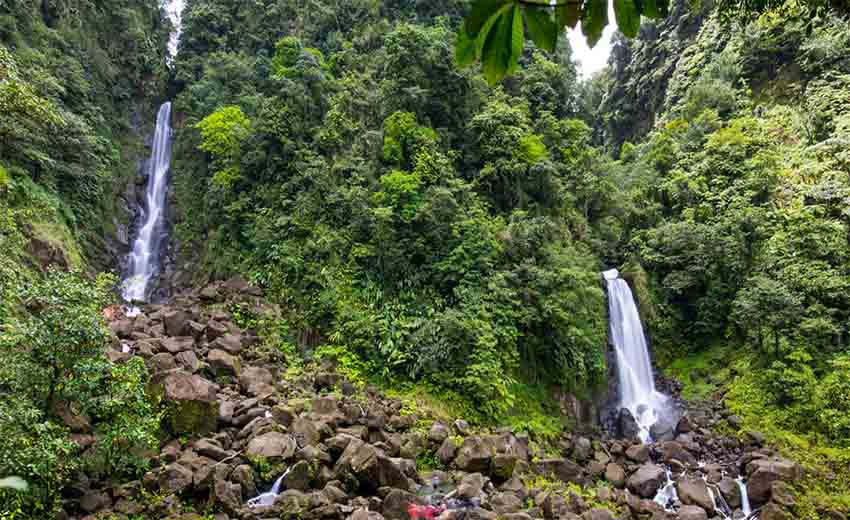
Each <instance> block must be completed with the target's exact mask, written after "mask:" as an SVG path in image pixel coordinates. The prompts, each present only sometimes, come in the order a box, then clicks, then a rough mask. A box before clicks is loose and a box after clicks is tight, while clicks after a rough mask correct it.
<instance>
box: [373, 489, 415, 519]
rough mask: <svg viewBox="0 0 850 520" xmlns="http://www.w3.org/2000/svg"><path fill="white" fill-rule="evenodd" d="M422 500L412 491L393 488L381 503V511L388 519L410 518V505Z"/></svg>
mask: <svg viewBox="0 0 850 520" xmlns="http://www.w3.org/2000/svg"><path fill="white" fill-rule="evenodd" d="M420 502H421V500H420V499H419V498H418V497H417V496H416V495H414V494H412V493H410V492H407V491H404V490H402V489H393V490H392V491H390V492H389V493H388V494H387V497H386V498H385V499H384V501H383V502H382V503H381V513H382V514H383V515H384V518H386V519H387V520H408V518H410V517H409V515H408V512H407V509H408V506H410V504H418V503H420Z"/></svg>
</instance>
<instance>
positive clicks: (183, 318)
mask: <svg viewBox="0 0 850 520" xmlns="http://www.w3.org/2000/svg"><path fill="white" fill-rule="evenodd" d="M162 321H163V324H164V325H165V333H166V334H168V335H169V336H172V337H174V336H185V335H186V333H187V332H188V327H187V322H188V321H189V314H188V313H186V312H184V311H181V310H174V311H169V312H166V313H164V314H163V315H162Z"/></svg>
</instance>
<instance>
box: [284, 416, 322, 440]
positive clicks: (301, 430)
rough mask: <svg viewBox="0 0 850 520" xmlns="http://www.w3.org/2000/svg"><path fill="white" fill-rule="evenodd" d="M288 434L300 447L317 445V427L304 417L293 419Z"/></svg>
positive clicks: (318, 436) (318, 437)
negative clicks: (293, 437) (290, 434)
mask: <svg viewBox="0 0 850 520" xmlns="http://www.w3.org/2000/svg"><path fill="white" fill-rule="evenodd" d="M289 430H290V432H291V433H292V435H293V436H295V439H296V440H297V441H298V444H299V445H300V446H312V445H314V444H318V442H319V439H320V437H321V436H320V435H319V427H318V426H316V424H315V423H314V422H313V421H311V420H310V419H307V418H306V417H299V418H297V419H295V422H293V423H292V426H291V427H290V428H289Z"/></svg>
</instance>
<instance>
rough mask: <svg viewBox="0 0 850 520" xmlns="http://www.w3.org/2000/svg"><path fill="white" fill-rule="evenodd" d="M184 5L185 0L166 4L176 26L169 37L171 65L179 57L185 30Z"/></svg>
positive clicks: (169, 15) (176, 0)
mask: <svg viewBox="0 0 850 520" xmlns="http://www.w3.org/2000/svg"><path fill="white" fill-rule="evenodd" d="M183 4H184V0H169V1H168V2H167V3H166V4H165V12H166V14H167V15H168V18H170V19H171V23H172V24H173V25H174V31H172V32H171V34H170V35H169V37H168V60H169V63H170V62H171V60H172V59H173V58H174V56H176V55H177V47H178V46H179V45H180V33H181V32H182V30H183V26H182V23H183Z"/></svg>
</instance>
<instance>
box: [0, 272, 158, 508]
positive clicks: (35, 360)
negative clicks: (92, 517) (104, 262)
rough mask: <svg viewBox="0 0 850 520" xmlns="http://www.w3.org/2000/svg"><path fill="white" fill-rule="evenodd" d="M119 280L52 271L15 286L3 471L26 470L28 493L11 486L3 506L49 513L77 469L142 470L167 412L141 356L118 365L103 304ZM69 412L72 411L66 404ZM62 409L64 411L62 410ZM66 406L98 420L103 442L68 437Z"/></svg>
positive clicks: (2, 421) (6, 354) (1, 421)
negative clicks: (112, 358) (82, 453)
mask: <svg viewBox="0 0 850 520" xmlns="http://www.w3.org/2000/svg"><path fill="white" fill-rule="evenodd" d="M114 284H115V280H114V279H113V278H112V277H110V276H101V277H99V278H98V279H97V280H96V281H91V280H86V279H84V278H82V277H81V276H80V275H79V274H76V273H63V272H55V271H51V272H49V273H48V274H47V275H46V277H44V278H43V279H35V280H32V281H31V282H30V283H29V284H28V285H27V286H25V287H23V286H17V287H15V289H16V291H15V293H16V296H15V300H16V303H17V306H16V309H17V312H16V314H15V316H18V317H17V318H15V317H13V316H10V315H7V316H2V320H0V367H2V368H0V395H2V396H3V399H2V404H0V449H2V451H3V453H4V454H5V455H4V456H3V457H2V458H0V473H2V474H4V475H20V476H21V477H23V478H24V479H26V481H27V482H29V483H30V484H31V487H30V489H29V490H28V491H27V492H25V493H15V494H9V493H11V492H9V491H2V492H0V493H3V494H5V498H6V499H8V500H4V502H3V506H0V514H4V513H7V512H11V511H14V510H15V509H16V508H22V509H23V510H24V511H28V512H29V513H30V514H31V515H34V516H33V517H40V516H47V515H49V514H50V513H52V511H53V508H54V507H55V506H56V505H57V502H56V500H57V499H58V493H59V491H60V490H61V488H62V486H63V485H64V484H65V483H66V479H68V478H69V477H70V476H71V475H72V474H73V472H74V471H75V470H77V469H81V468H89V469H90V470H92V471H93V472H100V473H102V474H108V475H114V476H121V475H128V476H137V475H138V474H139V473H138V472H139V471H140V470H141V469H143V468H144V467H145V465H146V463H147V462H146V458H145V457H144V456H143V454H144V453H145V450H151V449H155V447H156V445H157V439H156V433H157V431H158V428H159V415H158V412H157V410H156V404H155V403H151V402H149V401H148V399H147V397H146V396H145V390H144V389H145V384H146V382H147V371H146V369H145V366H144V362H143V361H142V360H141V359H135V360H132V361H130V362H128V363H127V364H125V365H120V366H119V365H115V366H113V365H111V364H110V363H109V362H108V361H107V360H106V359H105V358H104V356H103V351H104V349H105V348H106V347H107V344H108V338H109V334H108V330H107V329H106V327H105V324H104V323H103V320H102V318H101V315H100V312H101V309H102V308H103V307H104V306H105V305H106V304H107V303H108V302H109V301H110V299H111V297H112V295H111V291H112V288H113V287H114ZM62 410H64V411H62ZM60 412H61V413H60ZM68 414H73V415H74V416H77V417H79V418H80V419H79V420H82V421H83V423H90V424H91V425H92V427H93V429H94V432H95V433H97V434H98V443H97V445H96V447H95V448H94V450H91V451H89V452H88V453H87V456H86V457H82V458H80V457H77V456H76V455H77V450H78V447H77V445H76V444H74V443H72V442H71V440H70V439H69V436H68V434H69V432H68V430H67V427H66V426H65V424H63V418H67V417H68Z"/></svg>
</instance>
